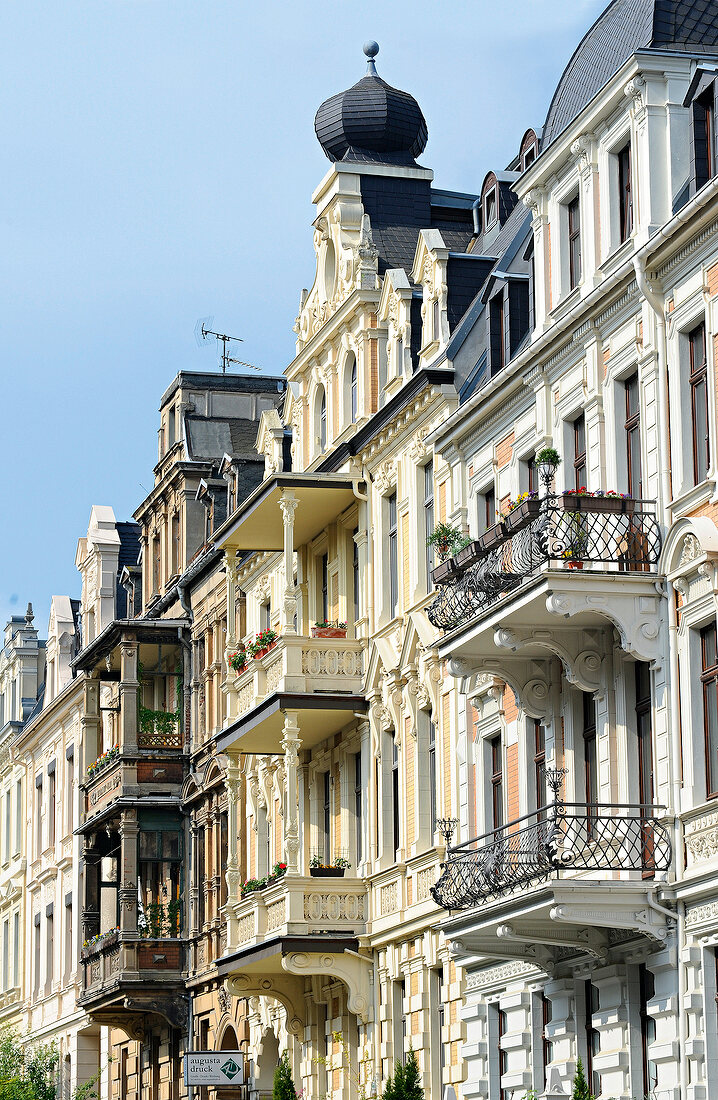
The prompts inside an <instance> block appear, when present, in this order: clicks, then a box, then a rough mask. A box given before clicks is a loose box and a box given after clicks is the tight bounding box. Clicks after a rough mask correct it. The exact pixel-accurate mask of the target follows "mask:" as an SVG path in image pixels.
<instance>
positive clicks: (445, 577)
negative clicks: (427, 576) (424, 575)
mask: <svg viewBox="0 0 718 1100" xmlns="http://www.w3.org/2000/svg"><path fill="white" fill-rule="evenodd" d="M455 574H456V561H455V560H454V558H447V560H446V561H442V563H441V565H437V567H436V569H432V571H431V580H432V582H433V583H434V584H448V582H449V581H450V580H451V578H452V577H453V576H454V575H455Z"/></svg>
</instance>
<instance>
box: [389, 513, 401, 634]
mask: <svg viewBox="0 0 718 1100" xmlns="http://www.w3.org/2000/svg"><path fill="white" fill-rule="evenodd" d="M386 504H387V519H388V522H387V546H388V551H389V552H388V562H389V613H390V614H389V618H390V619H395V618H396V616H397V614H398V611H399V510H398V506H397V505H398V501H397V494H396V492H393V493H390V494H389V496H388V497H386Z"/></svg>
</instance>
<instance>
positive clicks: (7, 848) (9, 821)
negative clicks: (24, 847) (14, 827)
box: [3, 791, 12, 863]
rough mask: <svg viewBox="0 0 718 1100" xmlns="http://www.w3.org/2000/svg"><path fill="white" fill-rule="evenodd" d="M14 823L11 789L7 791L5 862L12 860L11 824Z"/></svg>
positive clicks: (4, 841) (4, 838)
mask: <svg viewBox="0 0 718 1100" xmlns="http://www.w3.org/2000/svg"><path fill="white" fill-rule="evenodd" d="M11 824H12V808H11V805H10V791H6V792H5V836H4V837H3V859H4V861H5V863H8V862H9V860H10V836H11V833H10V826H11Z"/></svg>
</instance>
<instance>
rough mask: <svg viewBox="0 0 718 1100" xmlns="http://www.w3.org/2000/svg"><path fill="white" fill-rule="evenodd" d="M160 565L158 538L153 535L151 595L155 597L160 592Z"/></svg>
mask: <svg viewBox="0 0 718 1100" xmlns="http://www.w3.org/2000/svg"><path fill="white" fill-rule="evenodd" d="M161 565H162V558H161V550H160V536H159V535H155V537H154V538H153V540H152V595H153V596H156V595H157V593H158V592H159V590H160V570H161Z"/></svg>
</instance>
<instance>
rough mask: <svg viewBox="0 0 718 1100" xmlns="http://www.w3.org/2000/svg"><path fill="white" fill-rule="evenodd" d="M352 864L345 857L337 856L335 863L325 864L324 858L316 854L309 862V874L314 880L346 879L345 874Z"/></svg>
mask: <svg viewBox="0 0 718 1100" xmlns="http://www.w3.org/2000/svg"><path fill="white" fill-rule="evenodd" d="M347 867H351V863H350V862H349V860H348V859H345V858H344V857H343V856H337V858H336V859H335V860H334V863H324V861H323V860H322V857H321V856H320V855H318V854H317V853H315V854H314V855H313V856H312V858H311V859H310V860H309V874H310V875H311V876H312V878H344V872H345V871H346V869H347Z"/></svg>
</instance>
